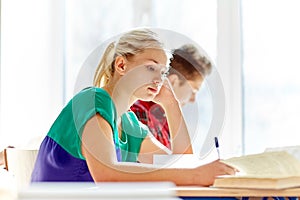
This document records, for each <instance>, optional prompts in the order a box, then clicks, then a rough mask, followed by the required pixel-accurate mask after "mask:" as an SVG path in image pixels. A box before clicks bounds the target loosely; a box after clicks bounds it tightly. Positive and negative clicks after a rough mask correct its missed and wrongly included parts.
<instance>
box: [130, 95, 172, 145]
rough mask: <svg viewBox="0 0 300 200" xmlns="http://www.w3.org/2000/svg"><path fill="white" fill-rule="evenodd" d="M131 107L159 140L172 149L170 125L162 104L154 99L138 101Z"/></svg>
mask: <svg viewBox="0 0 300 200" xmlns="http://www.w3.org/2000/svg"><path fill="white" fill-rule="evenodd" d="M130 109H131V110H132V111H133V112H134V113H135V114H136V116H137V118H138V119H139V120H140V121H141V122H142V123H143V124H145V125H147V126H148V127H149V129H150V131H151V132H152V134H153V135H154V137H155V138H156V139H157V140H158V141H160V142H161V143H162V144H163V145H165V146H166V147H168V148H169V149H171V143H170V132H169V126H168V122H167V118H166V116H165V112H164V110H163V108H162V107H161V106H160V105H158V104H156V103H154V102H152V101H150V102H146V101H137V102H135V103H134V104H133V105H132V106H131V108H130Z"/></svg>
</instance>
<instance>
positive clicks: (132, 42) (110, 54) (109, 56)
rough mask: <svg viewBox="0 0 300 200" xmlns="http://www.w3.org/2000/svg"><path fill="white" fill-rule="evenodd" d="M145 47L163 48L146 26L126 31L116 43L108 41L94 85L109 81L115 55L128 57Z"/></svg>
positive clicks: (102, 84) (97, 85) (112, 71)
mask: <svg viewBox="0 0 300 200" xmlns="http://www.w3.org/2000/svg"><path fill="white" fill-rule="evenodd" d="M147 48H155V49H163V43H162V42H161V41H160V39H159V37H158V35H157V34H156V33H155V32H153V31H151V30H149V29H146V28H143V29H136V30H132V31H130V32H127V33H125V34H123V35H122V36H121V37H120V39H119V41H118V42H117V43H116V42H112V43H110V44H109V45H108V46H107V48H106V50H105V51H104V53H103V56H102V59H101V60H100V62H99V65H98V67H97V69H96V72H95V76H94V86H96V87H103V86H105V85H106V84H107V83H108V82H109V80H110V79H111V78H112V76H113V74H114V61H115V59H116V57H117V56H124V57H126V58H128V57H129V56H134V55H136V54H137V53H141V52H143V51H144V50H145V49H147Z"/></svg>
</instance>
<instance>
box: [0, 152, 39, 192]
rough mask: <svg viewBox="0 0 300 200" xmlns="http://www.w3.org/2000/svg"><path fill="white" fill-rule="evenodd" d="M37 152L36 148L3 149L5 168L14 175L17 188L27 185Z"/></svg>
mask: <svg viewBox="0 0 300 200" xmlns="http://www.w3.org/2000/svg"><path fill="white" fill-rule="evenodd" d="M37 153H38V150H36V149H34V150H33V149H19V148H6V149H5V150H4V164H5V168H6V170H7V171H8V172H9V173H11V174H12V175H13V176H14V178H15V182H16V186H17V188H18V189H21V188H23V187H26V186H28V185H29V183H30V178H31V173H32V170H33V167H34V163H35V160H36V157H37Z"/></svg>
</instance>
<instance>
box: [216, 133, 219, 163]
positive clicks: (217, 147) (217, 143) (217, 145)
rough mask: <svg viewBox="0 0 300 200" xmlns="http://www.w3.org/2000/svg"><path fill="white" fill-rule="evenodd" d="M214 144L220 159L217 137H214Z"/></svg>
mask: <svg viewBox="0 0 300 200" xmlns="http://www.w3.org/2000/svg"><path fill="white" fill-rule="evenodd" d="M215 146H216V149H217V153H218V158H219V160H220V150H219V141H218V137H215Z"/></svg>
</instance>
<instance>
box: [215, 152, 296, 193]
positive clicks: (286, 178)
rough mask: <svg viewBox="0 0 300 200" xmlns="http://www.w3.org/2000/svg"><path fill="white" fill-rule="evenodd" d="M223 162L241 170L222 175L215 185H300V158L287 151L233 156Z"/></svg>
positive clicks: (239, 186)
mask: <svg viewBox="0 0 300 200" xmlns="http://www.w3.org/2000/svg"><path fill="white" fill-rule="evenodd" d="M222 162H224V163H226V164H228V165H230V166H233V167H235V168H236V169H238V170H239V172H238V173H237V174H236V175H224V176H218V177H216V179H215V182H214V184H213V187H225V188H253V189H285V188H292V187H300V161H299V160H298V159H297V158H295V157H294V156H293V155H291V154H290V153H288V152H286V151H271V152H263V153H260V154H252V155H246V156H240V157H233V158H229V159H226V160H222Z"/></svg>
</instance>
